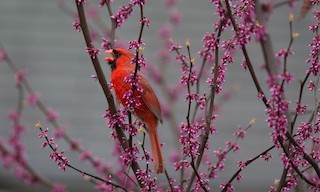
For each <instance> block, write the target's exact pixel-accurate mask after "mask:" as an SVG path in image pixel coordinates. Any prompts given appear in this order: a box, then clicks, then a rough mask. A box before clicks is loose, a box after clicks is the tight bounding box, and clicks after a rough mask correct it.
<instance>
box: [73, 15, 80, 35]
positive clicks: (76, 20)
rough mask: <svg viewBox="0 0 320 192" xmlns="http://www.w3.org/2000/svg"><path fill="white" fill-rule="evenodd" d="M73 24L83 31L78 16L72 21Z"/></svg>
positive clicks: (76, 28)
mask: <svg viewBox="0 0 320 192" xmlns="http://www.w3.org/2000/svg"><path fill="white" fill-rule="evenodd" d="M72 25H73V26H74V28H75V30H76V31H78V32H80V31H81V26H80V20H79V19H78V18H74V22H73V23H72Z"/></svg>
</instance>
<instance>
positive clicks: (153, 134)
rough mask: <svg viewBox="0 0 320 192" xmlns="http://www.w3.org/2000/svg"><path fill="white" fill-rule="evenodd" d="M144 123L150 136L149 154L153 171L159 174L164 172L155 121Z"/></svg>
mask: <svg viewBox="0 0 320 192" xmlns="http://www.w3.org/2000/svg"><path fill="white" fill-rule="evenodd" d="M146 124H147V128H148V133H149V138H150V145H151V155H152V158H153V160H154V172H155V173H156V174H160V173H163V172H164V163H163V158H162V152H161V147H160V139H159V135H158V130H157V122H156V121H151V122H146Z"/></svg>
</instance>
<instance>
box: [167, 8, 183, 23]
mask: <svg viewBox="0 0 320 192" xmlns="http://www.w3.org/2000/svg"><path fill="white" fill-rule="evenodd" d="M169 17H170V21H171V23H172V24H174V25H178V24H179V23H180V22H181V20H182V16H181V14H180V13H179V12H178V11H177V10H172V11H170V13H169Z"/></svg>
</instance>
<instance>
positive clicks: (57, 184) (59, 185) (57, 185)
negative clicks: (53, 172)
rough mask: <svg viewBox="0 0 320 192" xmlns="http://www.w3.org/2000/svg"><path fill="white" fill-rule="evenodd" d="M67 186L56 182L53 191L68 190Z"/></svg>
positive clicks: (63, 191)
mask: <svg viewBox="0 0 320 192" xmlns="http://www.w3.org/2000/svg"><path fill="white" fill-rule="evenodd" d="M66 191H67V190H66V187H65V186H64V185H62V184H60V183H55V184H53V186H52V189H51V192H66Z"/></svg>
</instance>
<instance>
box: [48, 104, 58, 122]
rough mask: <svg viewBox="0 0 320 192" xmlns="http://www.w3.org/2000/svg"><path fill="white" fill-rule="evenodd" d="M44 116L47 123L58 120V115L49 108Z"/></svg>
mask: <svg viewBox="0 0 320 192" xmlns="http://www.w3.org/2000/svg"><path fill="white" fill-rule="evenodd" d="M46 115H47V117H46V121H48V122H52V121H56V120H57V119H58V118H59V113H58V112H57V111H55V110H54V109H53V108H51V107H50V108H48V110H47V114H46Z"/></svg>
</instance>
